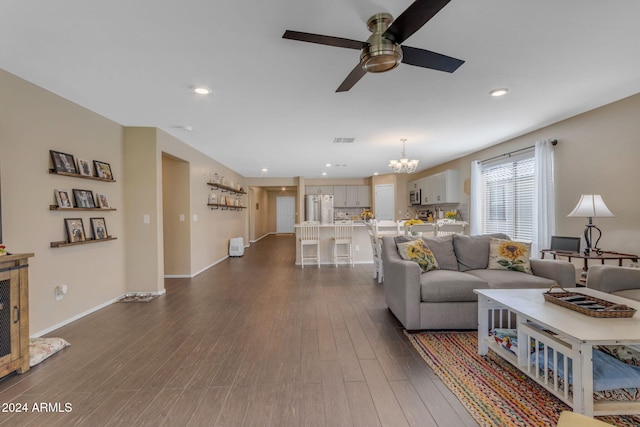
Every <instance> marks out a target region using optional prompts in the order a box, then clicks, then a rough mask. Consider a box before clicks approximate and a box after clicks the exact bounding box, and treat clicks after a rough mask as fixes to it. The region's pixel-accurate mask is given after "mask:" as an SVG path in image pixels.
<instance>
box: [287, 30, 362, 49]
mask: <svg viewBox="0 0 640 427" xmlns="http://www.w3.org/2000/svg"><path fill="white" fill-rule="evenodd" d="M282 38H283V39H290V40H298V41H301V42H309V43H317V44H324V45H327V46H335V47H345V48H347V49H358V50H360V49H362V48H364V47H365V46H367V44H368V43H366V42H361V41H358V40H351V39H343V38H341V37H331V36H322V35H319V34H311V33H301V32H300V31H291V30H286V31H285V32H284V34H283V35H282Z"/></svg>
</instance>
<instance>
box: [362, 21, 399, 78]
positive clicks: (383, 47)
mask: <svg viewBox="0 0 640 427" xmlns="http://www.w3.org/2000/svg"><path fill="white" fill-rule="evenodd" d="M392 21H393V16H391V15H389V14H388V13H378V14H376V15H373V16H372V17H371V18H369V21H367V27H368V28H369V31H371V32H372V33H373V34H371V36H369V38H368V39H367V43H368V46H365V47H364V48H363V49H362V52H361V53H360V66H361V67H362V68H363V69H364V70H365V71H367V72H369V73H384V72H385V71H390V70H393V69H394V68H396V67H397V66H398V65H400V63H401V62H402V48H401V47H400V45H399V44H397V43H394V42H392V41H391V40H388V39H386V38H384V37H383V36H382V34H383V33H384V32H385V31H387V28H388V27H389V24H390V23H391V22H392Z"/></svg>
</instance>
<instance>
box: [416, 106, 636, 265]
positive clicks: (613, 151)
mask: <svg viewBox="0 0 640 427" xmlns="http://www.w3.org/2000/svg"><path fill="white" fill-rule="evenodd" d="M545 138H551V139H557V140H558V141H559V142H558V145H557V146H556V147H555V187H556V235H563V236H580V235H581V234H582V232H583V230H584V226H585V224H586V222H587V219H586V218H567V216H566V215H567V214H568V213H569V212H571V210H572V209H573V208H574V207H575V205H576V203H577V202H578V199H579V198H580V195H581V194H600V195H602V197H603V198H604V201H605V203H606V204H607V206H608V207H609V209H610V210H611V211H612V212H613V213H614V214H615V215H616V217H615V218H595V219H594V223H595V224H596V225H598V226H599V227H600V228H601V229H602V232H603V237H602V240H601V241H600V245H599V246H600V247H602V248H603V249H605V250H613V251H618V252H628V253H633V254H640V222H639V219H640V198H638V197H637V195H636V193H637V191H636V188H637V184H638V183H639V182H640V94H637V95H634V96H631V97H629V98H626V99H623V100H620V101H618V102H614V103H612V104H609V105H606V106H604V107H601V108H598V109H595V110H592V111H589V112H587V113H584V114H581V115H578V116H575V117H572V118H570V119H567V120H564V121H562V122H559V123H556V124H554V125H551V126H547V127H545V128H543V129H540V130H538V131H535V132H531V133H528V134H526V135H523V136H521V137H518V138H515V139H513V140H510V141H507V142H505V143H503V144H500V145H497V146H494V147H491V148H488V149H486V150H482V151H479V152H477V153H474V154H472V155H469V156H465V157H462V158H460V159H457V160H454V161H452V162H449V163H446V164H443V165H440V166H438V167H436V168H432V169H430V170H428V171H424V172H422V173H421V174H420V175H416V176H415V177H412V179H415V178H418V177H420V176H425V175H430V174H433V173H437V172H440V171H442V170H445V169H458V170H460V185H461V186H463V185H464V181H465V180H467V179H469V177H470V174H471V161H472V160H483V159H487V158H490V157H493V156H496V155H500V154H503V153H505V152H509V151H513V150H517V149H519V148H524V147H528V146H531V145H533V144H535V142H536V141H538V140H541V139H545ZM404 188H406V186H405V187H404ZM463 196H464V198H465V201H466V202H468V200H469V196H468V195H467V194H464V193H463Z"/></svg>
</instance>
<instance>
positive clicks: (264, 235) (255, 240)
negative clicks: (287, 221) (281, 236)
mask: <svg viewBox="0 0 640 427" xmlns="http://www.w3.org/2000/svg"><path fill="white" fill-rule="evenodd" d="M272 234H276V233H275V232H270V233H267V234H263V235H262V236H260V237H258V238H257V239H254V240H249V242H251V243H255V242H257V241H258V240H262V239H264V238H265V237H267V236H270V235H272Z"/></svg>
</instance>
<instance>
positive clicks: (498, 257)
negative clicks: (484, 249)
mask: <svg viewBox="0 0 640 427" xmlns="http://www.w3.org/2000/svg"><path fill="white" fill-rule="evenodd" d="M530 255H531V243H524V242H514V241H511V240H505V239H496V238H495V237H491V238H490V239H489V265H488V266H487V268H488V269H490V270H511V271H518V272H520V273H527V274H533V272H532V271H531V263H530V262H529V256H530Z"/></svg>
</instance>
